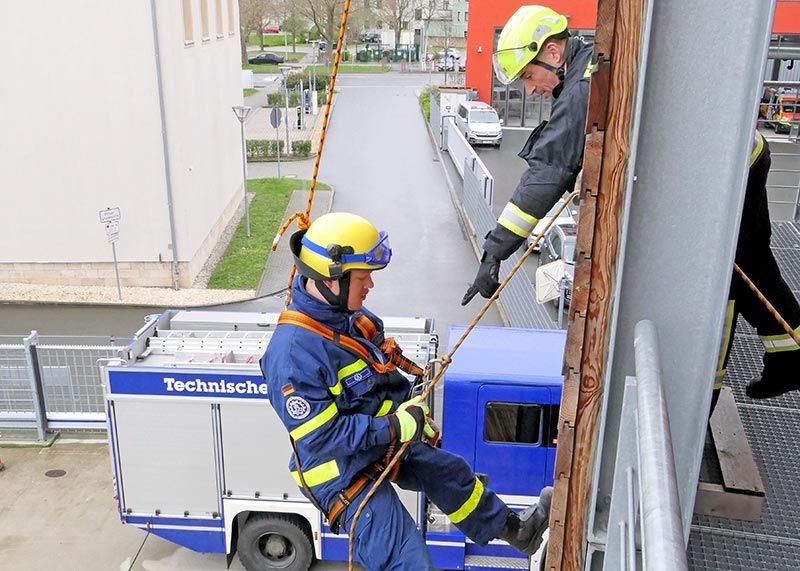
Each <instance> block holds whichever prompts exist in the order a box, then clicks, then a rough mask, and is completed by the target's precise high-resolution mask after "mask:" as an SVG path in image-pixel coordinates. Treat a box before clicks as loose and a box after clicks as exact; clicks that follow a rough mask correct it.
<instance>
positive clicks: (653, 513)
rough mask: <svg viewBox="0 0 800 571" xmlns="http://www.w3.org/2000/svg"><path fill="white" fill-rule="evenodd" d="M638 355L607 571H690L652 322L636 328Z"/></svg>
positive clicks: (625, 412)
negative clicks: (638, 570) (639, 570)
mask: <svg viewBox="0 0 800 571" xmlns="http://www.w3.org/2000/svg"><path fill="white" fill-rule="evenodd" d="M634 354H635V362H636V376H635V377H628V378H627V380H626V383H625V391H624V393H623V401H622V418H621V421H620V430H619V435H620V436H619V444H618V446H617V457H616V462H615V467H614V484H613V490H612V494H611V506H610V513H609V520H608V522H609V523H608V533H607V534H606V543H605V549H604V550H605V556H604V558H603V569H604V570H607V571H634V570H636V569H644V570H646V571H667V570H669V571H682V570H688V568H689V566H688V561H687V558H686V543H685V534H684V531H683V523H682V520H681V509H680V503H679V499H678V485H677V479H676V474H675V460H674V457H673V451H672V437H671V433H670V425H669V416H668V414H667V403H666V400H665V398H664V392H663V389H662V383H661V366H660V364H659V356H658V337H657V335H656V329H655V326H654V325H653V323H652V322H651V321H647V320H644V321H640V322H639V323H637V324H636V328H635V337H634ZM637 532H638V533H637ZM637 540H638V541H637ZM637 543H638V545H639V546H640V552H639V551H638V550H637Z"/></svg>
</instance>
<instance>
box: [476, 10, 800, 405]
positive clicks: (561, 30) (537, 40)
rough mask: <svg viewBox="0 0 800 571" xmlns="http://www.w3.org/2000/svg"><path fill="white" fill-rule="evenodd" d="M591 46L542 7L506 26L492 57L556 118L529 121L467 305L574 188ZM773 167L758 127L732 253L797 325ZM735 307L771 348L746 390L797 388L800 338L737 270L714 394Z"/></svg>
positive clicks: (799, 315)
mask: <svg viewBox="0 0 800 571" xmlns="http://www.w3.org/2000/svg"><path fill="white" fill-rule="evenodd" d="M591 53H592V48H591V47H590V46H588V45H586V44H585V43H584V42H583V41H582V40H581V39H579V38H573V37H570V35H569V31H568V30H567V19H566V18H565V17H564V16H563V15H561V14H559V13H557V12H555V11H554V10H551V9H550V8H547V7H546V6H523V7H521V8H519V9H518V10H517V11H516V13H514V15H513V16H512V17H511V19H509V21H508V22H507V23H506V25H505V27H503V31H502V32H501V33H500V38H499V40H498V42H497V50H496V51H495V53H494V56H493V62H494V72H495V76H496V77H497V79H498V80H500V81H501V82H503V83H505V84H509V83H511V82H512V81H514V80H516V79H521V80H522V82H523V83H524V85H525V90H526V92H527V93H528V94H534V93H539V94H543V95H544V96H545V97H552V98H553V99H554V101H553V106H552V110H551V114H550V119H549V120H548V121H546V122H543V123H542V124H541V125H539V127H537V128H536V129H534V130H533V132H532V133H531V135H530V137H529V138H528V141H527V142H526V143H525V147H524V148H523V149H522V152H521V153H520V157H522V158H523V159H525V160H526V161H527V163H528V170H526V171H525V173H524V174H523V175H522V178H521V179H520V182H519V185H518V186H517V188H516V189H515V190H514V194H513V195H512V197H511V200H510V201H509V202H508V204H506V206H505V208H504V209H503V212H502V214H501V215H500V218H499V219H498V220H497V225H496V226H495V228H494V230H492V231H491V232H490V233H489V234H488V235H487V236H486V241H485V242H484V245H483V256H482V258H481V264H480V267H479V269H478V273H477V276H476V277H475V281H474V283H473V284H472V285H471V286H470V287H469V289H468V290H467V292H466V294H465V295H464V298H463V299H462V301H461V303H462V305H466V304H467V303H469V302H470V300H472V298H473V297H475V295H476V294H478V293H480V294H481V295H482V296H483V297H485V298H489V297H491V296H492V294H494V292H495V291H496V290H497V288H498V286H499V283H498V278H499V272H500V262H501V261H502V260H505V259H507V258H508V257H509V256H510V255H511V254H512V253H514V252H515V251H516V250H517V249H518V248H519V247H520V246H521V245H522V244H523V243H524V242H525V239H526V238H527V237H528V236H529V235H530V233H531V231H532V230H533V228H534V226H536V223H537V221H538V219H539V218H541V217H542V216H544V215H545V214H546V213H547V212H548V211H549V210H550V209H551V208H552V207H553V206H554V205H555V203H556V202H557V201H558V199H559V198H560V197H561V196H562V195H563V194H564V193H565V192H571V191H572V190H573V189H574V186H575V180H576V178H577V176H578V173H579V172H580V170H581V168H582V164H583V148H584V143H585V140H586V135H585V123H586V112H587V108H588V104H589V76H590V69H591V63H590V60H591ZM769 167H770V152H769V145H768V144H767V142H766V141H765V140H764V138H763V137H762V136H761V135H760V134H759V133H757V132H756V134H755V138H754V142H753V151H752V156H751V159H750V172H749V176H748V181H747V190H746V192H745V202H744V208H743V212H742V219H741V224H740V230H739V239H738V244H737V249H736V258H735V260H736V262H737V263H738V264H739V266H740V267H741V268H742V269H743V270H744V272H745V273H746V274H748V275H749V277H750V278H751V279H752V280H753V281H754V282H755V284H756V285H757V286H758V287H759V289H760V290H761V291H762V292H763V293H764V295H765V296H766V297H767V298H768V299H769V300H770V301H771V302H772V304H773V305H774V306H775V307H776V308H777V309H778V311H779V312H780V313H781V314H782V315H783V317H784V318H785V319H786V320H787V321H788V322H789V324H790V326H791V327H793V328H796V329H795V331H797V332H798V333H800V305H798V302H797V299H796V298H795V297H794V295H793V294H792V291H791V289H790V288H789V286H788V285H787V284H786V282H785V281H784V280H783V278H782V277H781V272H780V269H779V267H778V264H777V263H776V261H775V258H774V256H773V254H772V251H771V250H770V236H771V226H770V219H769V210H768V208H767V191H766V182H767V174H768V172H769ZM739 313H741V315H742V316H743V317H744V318H745V319H746V320H747V321H748V322H749V323H750V324H751V325H753V327H755V328H756V330H757V331H758V334H759V336H760V338H761V340H762V342H763V344H764V348H765V353H764V357H763V362H764V368H763V370H762V373H761V375H758V376H756V377H755V378H754V379H753V380H752V381H751V382H750V384H749V385H748V387H747V395H748V396H749V397H751V398H754V399H764V398H771V397H775V396H778V395H781V394H783V393H785V392H788V391H792V390H800V374H799V373H798V371H800V347H798V345H797V344H796V343H795V342H794V341H793V340H792V338H791V336H790V335H788V334H787V333H786V331H784V330H783V328H782V327H781V325H780V324H779V323H778V322H777V321H776V319H775V318H774V317H773V316H772V315H771V314H770V313H769V311H767V310H766V308H765V307H764V305H763V303H762V302H761V301H759V300H758V298H757V297H756V296H755V295H754V294H753V293H752V291H751V290H750V288H749V287H748V286H747V285H746V284H745V283H744V282H743V281H742V279H741V278H740V277H739V275H738V274H736V273H734V274H733V277H732V280H731V287H730V294H729V303H728V315H727V322H726V330H725V335H724V339H723V341H724V343H723V346H722V351H721V353H720V357H719V367H718V371H717V383H716V384H715V385H714V389H715V392H714V400H713V401H712V402H714V403H715V402H716V398H717V396H718V394H719V389H720V387H721V383H722V377H723V376H724V374H725V368H726V365H727V362H728V358H729V355H730V349H731V346H732V344H733V333H734V330H735V326H736V319H737V316H738V315H739Z"/></svg>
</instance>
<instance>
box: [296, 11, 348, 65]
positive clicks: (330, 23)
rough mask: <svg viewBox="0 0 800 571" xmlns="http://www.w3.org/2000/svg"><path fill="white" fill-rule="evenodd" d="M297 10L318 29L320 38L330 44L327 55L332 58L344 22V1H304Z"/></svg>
mask: <svg viewBox="0 0 800 571" xmlns="http://www.w3.org/2000/svg"><path fill="white" fill-rule="evenodd" d="M297 9H298V11H299V12H300V14H301V15H303V16H305V17H306V18H308V19H309V20H311V23H312V24H314V27H316V28H317V31H318V32H319V35H320V37H321V38H322V39H323V40H325V41H326V42H327V43H328V48H327V55H328V58H330V54H331V51H332V50H333V49H334V47H335V45H334V44H335V42H337V41H338V39H339V26H340V24H341V21H342V10H343V9H344V0H303V2H302V3H300V2H298V3H297Z"/></svg>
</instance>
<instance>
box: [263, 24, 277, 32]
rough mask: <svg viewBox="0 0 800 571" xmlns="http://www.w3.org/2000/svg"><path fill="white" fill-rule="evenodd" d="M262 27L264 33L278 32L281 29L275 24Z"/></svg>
mask: <svg viewBox="0 0 800 571" xmlns="http://www.w3.org/2000/svg"><path fill="white" fill-rule="evenodd" d="M263 29H264V33H265V34H278V33H280V31H281V27H280V26H275V25H271V26H264V28H263Z"/></svg>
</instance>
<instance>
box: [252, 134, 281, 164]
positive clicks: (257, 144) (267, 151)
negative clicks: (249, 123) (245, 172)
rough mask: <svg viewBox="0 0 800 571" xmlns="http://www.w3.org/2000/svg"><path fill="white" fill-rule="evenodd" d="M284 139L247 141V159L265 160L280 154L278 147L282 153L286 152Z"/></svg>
mask: <svg viewBox="0 0 800 571" xmlns="http://www.w3.org/2000/svg"><path fill="white" fill-rule="evenodd" d="M285 146H286V145H284V142H283V141H272V140H264V139H251V140H248V141H247V160H248V161H263V160H265V159H268V158H272V157H276V156H278V148H280V150H281V154H283V152H284V147H285Z"/></svg>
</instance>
